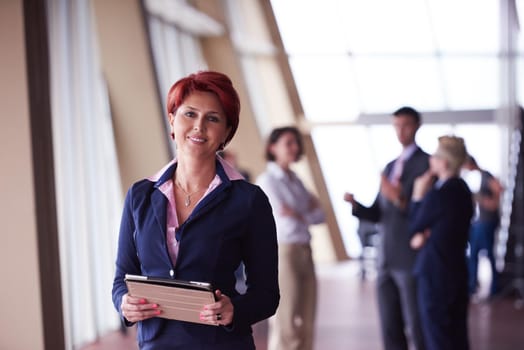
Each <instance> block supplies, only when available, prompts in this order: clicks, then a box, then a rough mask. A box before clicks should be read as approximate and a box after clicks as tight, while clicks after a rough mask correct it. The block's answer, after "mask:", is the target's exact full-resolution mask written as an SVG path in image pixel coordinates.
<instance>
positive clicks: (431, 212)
mask: <svg viewBox="0 0 524 350" xmlns="http://www.w3.org/2000/svg"><path fill="white" fill-rule="evenodd" d="M441 213H442V200H441V199H440V198H439V196H438V191H437V190H435V189H433V190H431V191H430V192H428V194H427V195H426V196H425V197H424V198H423V199H422V201H418V202H413V201H412V202H411V203H410V210H409V233H410V235H411V236H412V235H414V234H415V233H418V232H422V231H424V230H425V229H427V228H430V227H431V226H433V224H434V223H435V222H436V221H437V220H438V219H439V218H440V217H441Z"/></svg>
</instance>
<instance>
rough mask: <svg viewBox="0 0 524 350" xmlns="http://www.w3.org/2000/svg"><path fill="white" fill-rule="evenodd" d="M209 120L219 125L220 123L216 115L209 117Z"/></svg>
mask: <svg viewBox="0 0 524 350" xmlns="http://www.w3.org/2000/svg"><path fill="white" fill-rule="evenodd" d="M207 120H209V121H210V122H214V123H218V122H219V121H220V118H219V117H217V116H215V115H210V116H208V117H207Z"/></svg>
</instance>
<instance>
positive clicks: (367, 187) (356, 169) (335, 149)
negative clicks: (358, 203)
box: [312, 126, 379, 257]
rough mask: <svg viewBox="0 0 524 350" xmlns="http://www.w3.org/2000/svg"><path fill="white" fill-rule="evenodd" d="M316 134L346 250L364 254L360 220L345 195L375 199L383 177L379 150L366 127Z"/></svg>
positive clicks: (326, 128)
mask: <svg viewBox="0 0 524 350" xmlns="http://www.w3.org/2000/svg"><path fill="white" fill-rule="evenodd" d="M312 137H313V142H314V143H315V149H316V151H317V155H318V158H319V161H320V166H321V167H322V172H323V174H324V177H325V179H326V185H327V188H328V192H329V195H330V198H331V203H332V205H333V209H334V211H335V215H336V217H337V222H338V225H339V228H340V231H341V233H342V238H343V240H344V245H345V248H346V251H347V252H348V254H349V255H350V256H353V257H356V256H358V255H359V254H360V240H359V238H358V236H357V225H358V220H357V219H356V218H355V217H354V216H352V215H351V205H350V204H348V203H346V202H345V201H344V200H343V195H344V192H346V191H348V192H353V193H355V196H356V197H357V198H358V199H359V200H362V201H363V203H366V204H368V203H369V202H370V201H371V202H372V201H373V197H374V195H375V194H376V192H377V190H378V180H379V176H378V173H377V171H376V164H375V159H376V157H374V156H373V155H375V153H374V150H375V149H374V147H373V145H372V144H371V143H370V138H369V136H368V132H367V128H366V127H363V126H336V127H335V126H322V127H315V128H314V129H313V130H312ZM342 154H343V157H342V158H341V155H342Z"/></svg>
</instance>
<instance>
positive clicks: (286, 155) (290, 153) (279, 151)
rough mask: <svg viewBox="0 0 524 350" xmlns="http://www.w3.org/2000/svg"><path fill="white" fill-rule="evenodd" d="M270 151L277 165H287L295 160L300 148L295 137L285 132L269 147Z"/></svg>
mask: <svg viewBox="0 0 524 350" xmlns="http://www.w3.org/2000/svg"><path fill="white" fill-rule="evenodd" d="M270 151H271V154H273V156H274V157H275V161H276V162H277V163H278V164H281V165H289V164H291V163H293V162H295V161H296V160H297V157H298V153H299V151H300V147H299V145H298V142H297V138H296V137H295V135H294V134H293V133H291V132H285V133H283V134H282V135H280V138H279V139H278V140H277V142H275V143H274V144H272V145H271V146H270Z"/></svg>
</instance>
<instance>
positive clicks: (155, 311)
mask: <svg viewBox="0 0 524 350" xmlns="http://www.w3.org/2000/svg"><path fill="white" fill-rule="evenodd" d="M120 310H121V311H122V315H123V316H124V317H125V318H126V320H128V321H129V322H138V321H143V320H147V319H148V318H152V317H155V316H158V315H160V313H161V311H160V309H159V305H158V304H149V303H148V302H147V300H145V299H144V298H135V297H132V296H131V295H129V294H128V293H126V294H124V296H123V297H122V303H121V304H120Z"/></svg>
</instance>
